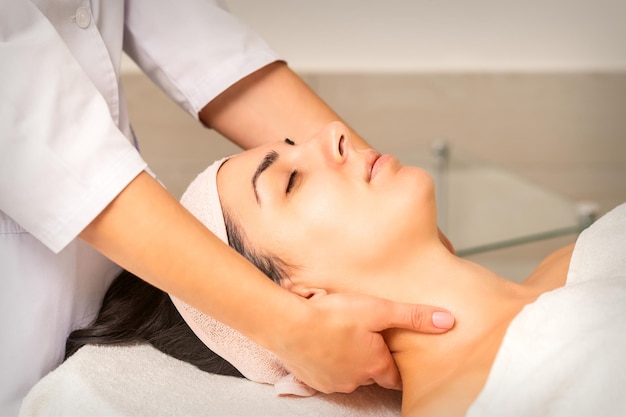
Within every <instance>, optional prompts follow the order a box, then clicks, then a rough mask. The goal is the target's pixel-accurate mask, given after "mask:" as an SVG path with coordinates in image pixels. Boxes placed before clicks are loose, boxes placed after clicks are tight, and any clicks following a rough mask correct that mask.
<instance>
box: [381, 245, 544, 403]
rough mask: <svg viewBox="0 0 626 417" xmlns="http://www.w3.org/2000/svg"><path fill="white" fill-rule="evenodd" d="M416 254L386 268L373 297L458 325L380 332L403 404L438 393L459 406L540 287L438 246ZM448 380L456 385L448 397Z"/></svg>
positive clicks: (478, 385)
mask: <svg viewBox="0 0 626 417" xmlns="http://www.w3.org/2000/svg"><path fill="white" fill-rule="evenodd" d="M417 253H419V255H418V256H412V257H411V259H407V260H406V262H398V263H397V264H396V265H394V267H393V271H387V272H386V274H388V273H389V272H391V273H392V274H393V277H394V278H393V279H388V280H387V281H386V282H385V285H384V288H385V289H384V292H385V293H384V294H380V291H379V293H378V294H377V295H379V296H384V297H387V298H391V299H394V300H398V301H403V302H410V303H421V304H429V305H436V306H439V307H443V308H447V309H448V310H450V311H451V312H452V313H453V314H454V316H455V318H456V323H455V327H454V328H453V329H452V330H451V331H449V332H448V333H446V334H443V335H427V334H420V333H415V332H410V331H403V330H391V331H387V332H386V333H385V338H386V340H387V343H388V344H389V347H390V349H391V351H392V352H393V354H394V358H395V360H396V363H397V364H398V368H399V369H400V373H401V375H402V380H403V390H404V393H405V395H404V400H403V409H405V408H411V409H415V408H420V407H428V406H429V404H430V403H431V402H432V401H433V399H436V398H437V396H438V395H439V394H440V395H445V396H446V397H447V398H454V399H455V401H456V402H457V403H456V404H452V403H450V404H448V405H449V406H458V407H464V408H462V410H465V409H466V408H467V407H468V406H469V405H470V404H471V401H473V399H474V398H475V397H476V396H477V395H478V393H479V391H480V389H481V388H482V386H483V384H484V382H485V380H486V377H487V375H488V373H489V370H490V368H491V364H492V363H493V360H494V358H495V355H496V353H497V351H498V348H499V346H500V344H501V341H502V338H503V337H504V333H505V332H506V329H507V327H508V325H509V324H510V322H511V320H512V319H513V318H514V317H515V315H517V314H518V313H519V311H520V310H521V309H522V308H523V307H524V306H525V305H526V304H528V303H530V302H532V301H534V300H535V299H536V298H537V297H538V296H539V295H540V294H541V293H542V292H544V291H546V288H544V287H542V286H541V285H538V286H528V285H523V284H517V283H514V282H512V281H509V280H506V279H504V278H501V277H499V276H497V275H496V274H495V273H493V272H492V271H490V270H488V269H486V268H484V267H482V266H479V265H476V264H474V263H472V262H469V261H466V260H463V259H461V258H458V257H456V256H453V255H452V254H450V253H449V252H448V251H447V250H446V249H445V248H443V247H442V246H440V245H432V247H429V248H423V247H422V248H420V250H419V252H417ZM387 276H388V277H389V275H387ZM381 287H383V286H380V287H379V290H380V289H381ZM464 381H465V382H464ZM459 384H463V385H462V388H461V385H459ZM454 385H457V387H458V388H460V389H459V390H458V392H455V395H452V396H451V395H450V390H451V389H455V388H454ZM472 386H473V387H475V388H473V389H472V388H471V387H472ZM464 397H466V398H464ZM407 402H412V404H409V403H407ZM439 405H440V404H439ZM448 411H450V412H446V414H449V415H452V414H454V412H453V410H448Z"/></svg>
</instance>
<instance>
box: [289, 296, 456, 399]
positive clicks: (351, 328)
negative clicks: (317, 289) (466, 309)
mask: <svg viewBox="0 0 626 417" xmlns="http://www.w3.org/2000/svg"><path fill="white" fill-rule="evenodd" d="M303 300H305V299H303ZM304 302H305V303H307V304H308V305H309V307H310V308H307V309H305V310H308V313H305V317H301V318H299V320H298V323H297V324H296V325H295V327H294V328H291V329H290V330H289V332H290V334H289V337H287V338H285V339H284V341H286V342H287V343H288V346H283V349H280V350H279V351H277V353H278V352H281V353H279V356H280V358H281V359H282V360H283V362H284V364H285V366H286V367H287V369H289V371H290V372H292V373H293V374H294V375H295V376H296V377H297V378H298V379H300V380H301V381H302V382H304V383H305V384H307V385H308V386H310V387H312V388H314V389H316V390H317V391H320V392H324V393H331V392H352V391H354V390H355V389H356V388H358V387H359V386H361V385H369V384H373V383H377V384H379V385H381V386H382V387H385V388H390V389H398V390H399V389H402V381H401V379H400V374H399V372H398V368H397V367H396V364H395V362H394V360H393V358H392V356H391V353H390V352H389V348H388V346H387V344H386V343H385V341H384V339H383V336H382V334H381V332H382V331H384V330H387V329H394V328H400V329H409V330H414V331H417V332H422V333H445V332H447V331H448V330H449V329H451V328H452V327H453V326H454V317H453V316H452V314H451V313H450V312H448V311H447V310H444V309H440V308H436V307H430V306H424V305H414V304H403V303H396V302H393V301H389V300H385V299H382V298H376V297H371V296H366V295H360V294H329V295H326V294H323V295H316V296H314V297H311V298H310V299H308V300H305V301H304Z"/></svg>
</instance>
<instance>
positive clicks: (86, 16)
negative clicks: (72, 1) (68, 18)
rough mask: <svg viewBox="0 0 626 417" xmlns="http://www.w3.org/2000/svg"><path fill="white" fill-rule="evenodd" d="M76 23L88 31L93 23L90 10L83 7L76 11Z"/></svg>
mask: <svg viewBox="0 0 626 417" xmlns="http://www.w3.org/2000/svg"><path fill="white" fill-rule="evenodd" d="M74 21H75V22H76V25H77V26H78V27H79V28H81V29H86V28H87V27H89V24H90V23H91V14H90V13H89V10H87V8H86V7H82V6H81V7H79V8H78V9H76V14H75V15H74Z"/></svg>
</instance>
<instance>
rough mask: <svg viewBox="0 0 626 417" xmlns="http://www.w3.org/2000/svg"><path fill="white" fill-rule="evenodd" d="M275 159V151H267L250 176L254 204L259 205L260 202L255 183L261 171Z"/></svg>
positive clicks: (276, 156) (276, 155)
mask: <svg viewBox="0 0 626 417" xmlns="http://www.w3.org/2000/svg"><path fill="white" fill-rule="evenodd" d="M277 159H278V153H277V152H276V151H269V152H268V153H267V154H266V155H265V157H264V158H263V160H262V161H261V163H260V164H259V166H258V167H257V168H256V171H254V175H252V190H253V191H254V197H255V198H256V202H257V203H259V205H260V204H261V201H260V200H259V193H258V191H257V187H256V183H257V181H258V179H259V176H260V175H261V174H262V173H263V171H265V170H266V169H268V168H269V167H271V166H272V164H273V163H274V162H276V160H277Z"/></svg>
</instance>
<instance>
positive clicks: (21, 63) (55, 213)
mask: <svg viewBox="0 0 626 417" xmlns="http://www.w3.org/2000/svg"><path fill="white" fill-rule="evenodd" d="M122 48H123V49H124V50H125V51H126V53H127V54H128V55H130V56H131V57H132V58H133V60H135V62H136V63H137V64H138V65H139V66H140V67H141V68H142V69H143V70H144V71H145V72H146V73H147V74H148V75H149V76H150V78H151V79H152V80H154V81H155V82H156V83H157V84H158V85H159V86H160V87H161V88H162V89H163V90H164V91H165V92H166V93H167V94H168V95H169V96H170V97H171V98H172V99H173V100H175V101H176V102H177V103H178V104H179V105H180V106H182V107H183V108H184V109H186V110H187V111H188V112H189V113H190V114H191V115H193V116H194V117H196V118H197V115H198V111H199V110H200V109H201V108H202V107H203V106H204V105H205V104H206V103H208V102H209V101H210V100H212V99H213V98H214V97H215V96H217V95H218V94H219V93H221V92H222V91H223V90H224V89H226V88H227V87H228V86H230V85H232V84H233V83H234V82H236V81H238V80H239V79H241V78H242V77H244V76H246V75H247V74H249V73H251V72H253V71H255V70H257V69H259V68H261V67H263V66H265V65H267V64H268V63H270V62H273V61H275V60H277V59H278V57H277V55H276V53H275V52H274V51H272V50H271V49H270V48H269V47H268V46H267V45H266V44H265V42H263V41H262V40H261V39H260V38H259V37H258V36H257V35H256V34H255V33H253V32H252V31H250V30H249V29H248V28H247V27H246V26H245V25H244V24H242V23H241V22H239V21H238V20H237V19H235V18H233V17H232V16H231V15H230V14H228V13H227V12H226V11H225V10H224V9H222V8H221V7H220V6H219V5H218V4H217V1H216V0H177V1H168V0H126V1H122V0H117V1H115V0H91V1H89V0H32V1H29V0H2V1H1V2H0V99H1V100H0V129H1V131H0V277H1V281H0V282H1V285H2V287H1V291H0V294H1V295H0V331H1V338H2V342H1V347H0V349H1V351H0V370H1V371H0V415H11V414H17V410H18V408H19V404H20V401H21V399H22V397H23V396H24V395H25V394H26V392H27V391H28V389H30V387H31V386H32V385H34V383H35V382H37V381H38V380H39V379H40V378H41V377H42V376H44V375H45V374H46V373H47V372H49V371H51V370H52V369H54V368H55V367H56V366H57V365H58V364H59V363H60V361H61V360H62V358H63V352H64V344H65V338H66V337H67V334H69V332H70V331H71V330H73V329H75V328H77V327H78V326H80V325H84V324H86V323H88V322H89V321H90V320H92V319H93V317H94V315H95V314H96V313H97V310H98V308H99V305H100V302H101V299H102V296H103V295H104V292H105V291H106V288H107V287H108V285H109V283H110V281H111V280H112V279H113V277H114V276H115V275H116V274H117V272H118V271H119V267H117V266H116V265H114V264H112V263H111V262H110V261H108V260H107V259H105V258H104V257H102V256H101V255H100V254H98V253H97V252H96V251H94V250H93V249H91V248H90V247H88V246H87V245H85V244H84V243H82V242H81V241H79V240H78V239H77V236H78V234H79V233H80V231H81V230H83V229H84V227H85V226H87V225H88V224H89V222H91V220H93V219H94V218H95V217H96V216H97V215H98V213H100V212H101V211H102V210H103V209H104V207H106V205H107V204H108V203H109V202H110V201H112V200H113V198H114V197H115V196H116V195H117V194H118V193H119V192H120V191H121V190H122V189H123V188H124V187H125V186H126V185H127V184H128V183H129V182H130V181H131V180H132V179H133V178H134V177H135V176H136V175H137V174H138V173H140V172H141V171H142V170H144V169H146V163H145V162H144V161H143V159H142V158H141V156H140V155H139V153H138V152H137V150H136V149H135V147H134V146H133V144H132V133H131V129H130V124H129V121H128V115H127V110H126V105H125V102H124V95H123V92H122V89H121V86H120V84H119V69H120V62H121V56H122Z"/></svg>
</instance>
